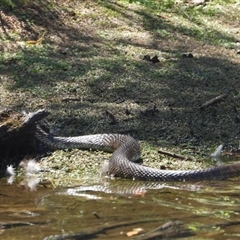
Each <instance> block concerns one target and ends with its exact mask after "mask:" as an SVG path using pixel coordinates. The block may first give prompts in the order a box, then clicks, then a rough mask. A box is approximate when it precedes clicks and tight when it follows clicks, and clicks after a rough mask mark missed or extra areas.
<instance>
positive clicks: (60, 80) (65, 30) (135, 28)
mask: <svg viewBox="0 0 240 240" xmlns="http://www.w3.org/2000/svg"><path fill="white" fill-rule="evenodd" d="M239 8H240V5H239V4H238V3H237V2H236V1H233V0H232V1H227V2H226V1H217V0H215V1H210V2H208V3H207V4H206V5H205V6H201V5H200V6H192V5H188V4H184V3H182V2H179V3H178V4H176V3H174V1H170V0H169V1H161V4H160V3H159V2H158V1H138V2H136V1H117V2H109V1H85V2H72V1H67V2H66V1H63V2H61V1H60V2H58V3H55V2H52V1H50V0H48V1H39V2H29V3H28V4H27V5H25V6H23V7H22V8H20V9H17V8H13V10H12V11H9V10H7V9H5V10H4V11H3V12H2V14H1V16H2V19H3V22H4V25H3V27H2V28H1V32H0V33H1V35H0V43H1V44H0V50H1V51H2V52H3V54H1V55H0V72H1V79H0V83H1V84H0V93H1V95H0V96H1V97H0V101H1V103H2V104H3V105H5V106H9V107H11V108H13V109H14V110H17V111H21V110H23V109H24V110H30V111H31V110H36V109H38V108H48V109H49V110H50V111H51V113H52V114H51V116H49V117H48V120H49V121H50V122H54V124H55V128H56V134H58V135H65V136H66V135H82V134H90V133H105V132H121V131H126V130H128V132H129V133H130V134H131V135H133V137H135V138H136V139H138V140H140V141H141V143H142V144H143V150H144V151H143V156H144V159H148V160H149V161H148V162H147V164H146V165H151V166H154V167H159V166H161V165H165V166H167V167H168V168H178V167H177V164H182V162H181V163H180V162H179V161H177V162H176V164H175V163H174V159H168V158H165V156H159V154H158V153H157V151H156V149H158V148H164V149H165V148H166V149H169V150H172V151H173V152H178V153H181V152H182V151H185V150H186V149H192V148H194V149H195V150H196V149H197V150H196V152H199V153H200V154H199V155H198V154H196V158H197V159H201V158H202V153H204V154H205V155H208V154H209V153H210V152H211V151H212V149H214V148H215V147H216V146H218V144H220V143H221V142H224V143H226V149H228V148H229V146H230V145H233V146H237V145H238V139H237V138H235V137H236V136H237V134H238V128H239V127H238V124H239V120H238V119H239V117H238V115H239V114H238V112H239V107H240V106H239V92H238V86H239V83H238V82H239V81H238V79H239V71H240V67H239V55H238V54H237V51H238V45H237V43H238V34H239V30H238V26H239V23H240V19H239V10H240V9H239ZM43 30H46V31H47V33H46V35H45V36H44V38H43V41H42V43H41V44H36V45H34V44H33V45H30V44H27V41H29V40H37V39H38V38H39V36H41V33H42V32H43ZM188 53H192V54H193V56H194V58H184V57H183V54H188ZM146 54H149V55H151V57H152V56H154V55H157V56H158V58H159V60H160V62H159V63H157V64H152V63H151V62H147V61H144V60H143V57H144V55H146ZM225 92H229V96H228V98H226V99H225V100H224V101H222V102H221V103H220V104H217V105H213V106H210V107H209V108H207V109H206V110H204V111H199V107H200V106H201V104H203V103H204V102H206V101H207V100H209V99H211V98H212V97H215V96H217V95H220V94H222V93H225ZM71 98H75V99H77V100H78V101H71V100H67V101H66V99H71ZM154 105H155V106H156V108H157V110H158V111H156V112H155V113H154V114H153V115H152V114H151V109H153V107H154ZM126 109H128V110H129V111H130V113H131V114H130V115H127V114H126V113H125V112H126ZM149 109H150V111H149ZM106 110H108V111H111V112H112V113H113V114H114V116H115V117H116V119H117V124H115V125H111V124H110V122H111V120H110V119H109V118H108V117H107V116H106V115H105V111H106ZM149 112H150V114H149ZM183 146H185V147H183ZM186 146H187V147H186ZM76 152H77V153H76ZM76 152H75V151H73V152H70V153H69V152H67V153H63V152H62V151H57V152H56V153H54V154H53V155H52V156H51V157H48V158H46V159H45V160H44V161H43V162H42V164H43V165H44V167H46V168H54V166H53V165H52V166H51V163H52V164H53V162H54V159H56V163H54V164H56V165H58V164H59V166H60V167H61V169H63V170H64V169H65V168H64V166H63V165H62V164H63V163H65V162H68V163H69V162H72V165H76V167H78V164H77V163H76V162H75V160H76V159H77V155H78V154H80V155H81V154H83V153H82V152H81V151H77V150H76ZM189 154H193V155H194V151H191V152H189ZM65 155H66V156H67V157H66V156H65ZM71 156H72V157H73V159H72V160H71ZM81 156H82V159H83V160H82V162H83V163H82V164H83V166H84V167H80V169H72V171H70V170H71V169H70V170H66V171H65V172H66V173H67V174H68V176H69V174H70V172H71V174H72V175H71V176H72V177H69V178H76V176H77V175H78V174H79V171H80V172H81V173H82V174H85V175H86V174H89V171H91V172H93V173H94V174H95V173H96V172H97V171H98V168H99V164H97V165H96V166H95V164H90V165H89V166H90V170H89V169H88V167H87V166H86V165H87V164H86V165H84V163H85V162H88V161H92V163H95V156H96V152H94V153H91V157H90V156H88V155H87V154H86V155H85V153H84V155H81ZM104 156H105V155H103V154H102V153H100V156H99V158H105V157H104ZM107 156H108V155H107ZM75 158H76V159H75ZM74 159H75V160H74ZM168 162H171V164H170V166H169V164H168ZM45 163H46V164H49V165H45ZM198 164H199V165H198ZM202 164H203V162H202V161H200V162H198V161H197V162H193V163H192V164H190V163H189V161H187V162H186V163H185V165H184V166H185V167H186V168H193V167H195V166H197V167H202V166H203V165H202ZM184 166H183V168H185V167H184ZM66 167H69V165H68V166H66ZM72 167H73V166H72ZM84 168H86V169H87V170H86V172H85V173H84V172H83V169H84ZM93 169H95V170H93ZM62 172H64V171H62ZM58 174H59V173H58ZM63 174H65V173H63ZM64 176H65V175H64ZM53 178H55V177H54V176H53Z"/></svg>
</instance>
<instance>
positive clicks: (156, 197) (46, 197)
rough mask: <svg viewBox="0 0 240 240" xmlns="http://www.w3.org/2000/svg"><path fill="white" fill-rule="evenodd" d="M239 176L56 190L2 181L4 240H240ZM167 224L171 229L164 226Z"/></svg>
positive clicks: (0, 232)
mask: <svg viewBox="0 0 240 240" xmlns="http://www.w3.org/2000/svg"><path fill="white" fill-rule="evenodd" d="M239 180H240V178H238V179H232V180H228V181H213V182H201V183H200V182H198V183H164V184H157V183H145V182H134V181H125V180H124V181H123V180H111V181H108V182H100V183H99V184H95V185H90V186H76V187H71V188H62V189H55V190H53V189H51V187H48V186H44V185H41V186H38V187H37V190H35V191H30V190H26V189H25V188H24V187H22V186H18V185H17V184H15V185H14V184H13V185H7V183H6V179H1V180H0V203H1V204H0V238H1V239H5V240H8V239H11V240H12V239H162V238H164V239H171V238H173V237H174V238H177V239H178V238H179V239H180V238H184V239H231V240H232V239H240V215H239V212H240V186H239ZM169 222H170V223H169ZM166 223H168V225H167V226H171V227H166V225H165V226H164V227H162V228H159V227H160V226H162V225H163V224H166ZM136 228H137V230H134V229H136ZM156 228H159V229H158V231H153V230H154V229H155V230H156ZM134 231H135V232H134ZM151 231H152V232H151ZM149 232H150V233H149ZM135 233H138V235H133V236H127V234H129V235H131V234H135ZM146 233H147V234H146ZM64 234H66V235H67V234H71V236H72V238H70V237H67V236H66V235H65V237H64ZM56 235H57V236H56ZM53 236H55V237H53ZM153 236H155V238H154V237H153ZM156 236H157V237H156Z"/></svg>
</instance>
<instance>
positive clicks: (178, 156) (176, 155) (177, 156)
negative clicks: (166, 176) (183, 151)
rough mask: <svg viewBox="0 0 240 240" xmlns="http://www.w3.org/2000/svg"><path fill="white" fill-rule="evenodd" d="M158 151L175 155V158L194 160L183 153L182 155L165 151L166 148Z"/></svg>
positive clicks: (171, 155)
mask: <svg viewBox="0 0 240 240" xmlns="http://www.w3.org/2000/svg"><path fill="white" fill-rule="evenodd" d="M158 153H161V154H164V155H167V156H170V157H173V158H179V159H181V160H194V159H193V158H191V157H186V156H183V155H180V154H176V153H170V152H167V151H164V150H158Z"/></svg>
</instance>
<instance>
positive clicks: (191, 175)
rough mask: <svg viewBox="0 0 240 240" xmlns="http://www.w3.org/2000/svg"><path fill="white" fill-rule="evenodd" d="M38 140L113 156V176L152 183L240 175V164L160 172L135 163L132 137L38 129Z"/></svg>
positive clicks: (136, 156) (136, 150)
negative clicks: (61, 133) (63, 134)
mask: <svg viewBox="0 0 240 240" xmlns="http://www.w3.org/2000/svg"><path fill="white" fill-rule="evenodd" d="M35 137H36V138H37V139H38V140H39V141H40V142H42V143H43V144H45V145H46V146H48V147H50V148H53V149H74V148H78V149H92V150H101V151H107V152H113V154H112V156H111V159H110V161H109V171H108V173H109V174H110V175H113V176H115V177H122V178H129V179H136V180H149V181H198V180H212V179H226V178H230V177H234V176H238V175H240V162H236V163H232V164H225V165H221V166H215V167H211V168H206V169H199V170H186V171H185V170H159V169H155V168H151V167H147V166H143V165H139V164H137V163H135V162H134V161H136V160H137V159H139V158H140V154H141V150H140V146H139V144H138V142H137V141H136V140H135V139H134V138H132V137H131V136H129V135H122V134H94V135H86V136H76V137H57V136H51V135H49V134H48V133H46V132H45V131H44V130H42V129H41V128H40V127H39V126H37V130H36V133H35Z"/></svg>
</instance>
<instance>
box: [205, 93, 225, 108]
mask: <svg viewBox="0 0 240 240" xmlns="http://www.w3.org/2000/svg"><path fill="white" fill-rule="evenodd" d="M227 96H228V93H224V94H221V95H219V96H217V97H215V98H212V99H210V100H209V101H207V102H205V103H204V104H202V105H201V107H200V110H203V109H205V108H207V107H209V106H211V105H213V104H214V103H217V102H219V101H220V100H222V99H223V98H226V97H227Z"/></svg>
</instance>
